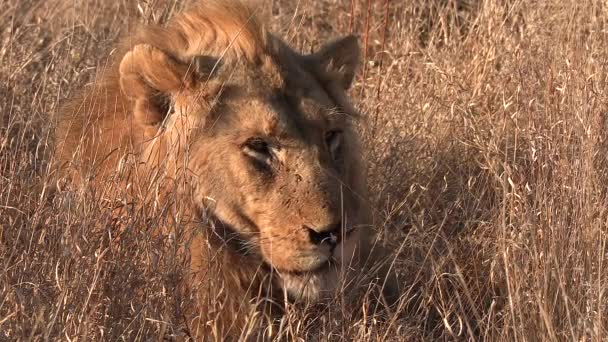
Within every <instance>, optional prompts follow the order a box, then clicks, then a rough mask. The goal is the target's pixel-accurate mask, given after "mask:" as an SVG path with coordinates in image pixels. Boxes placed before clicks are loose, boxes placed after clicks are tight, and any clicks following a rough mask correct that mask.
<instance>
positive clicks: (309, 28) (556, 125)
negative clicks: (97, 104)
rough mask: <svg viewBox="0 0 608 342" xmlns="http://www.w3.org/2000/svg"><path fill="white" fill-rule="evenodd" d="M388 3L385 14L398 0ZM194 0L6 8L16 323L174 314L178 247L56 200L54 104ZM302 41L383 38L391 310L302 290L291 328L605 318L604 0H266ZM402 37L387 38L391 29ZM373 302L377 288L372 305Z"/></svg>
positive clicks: (376, 133) (4, 253) (444, 326)
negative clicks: (395, 297) (142, 32)
mask: <svg viewBox="0 0 608 342" xmlns="http://www.w3.org/2000/svg"><path fill="white" fill-rule="evenodd" d="M387 3H390V8H389V10H388V12H387V11H386V7H385V6H386V4H387ZM181 5H182V4H181V3H176V1H175V0H166V1H160V0H148V1H145V0H139V1H135V0H134V1H126V0H122V1H105V0H70V1H67V0H49V1H40V0H7V1H5V2H4V3H3V13H4V14H2V15H1V16H0V29H1V30H2V31H1V35H0V39H1V40H2V43H1V49H0V80H1V81H0V94H1V95H2V97H1V99H0V123H1V125H0V340H3V339H7V340H15V339H36V340H40V339H52V340H55V339H65V340H76V339H95V340H118V339H124V340H144V339H148V338H159V337H162V336H166V337H171V336H175V335H176V334H177V330H178V329H177V326H178V323H177V319H176V318H175V317H176V315H177V314H176V308H179V306H180V305H181V304H180V303H179V302H178V301H179V299H178V298H174V297H173V296H172V291H171V289H172V286H175V285H174V283H173V276H172V275H173V274H174V273H175V272H176V271H177V270H178V269H179V263H177V262H176V261H175V258H174V257H173V256H172V255H167V254H170V253H160V252H159V249H158V248H157V247H156V245H155V241H153V239H151V238H150V237H149V235H148V234H146V230H145V229H141V227H142V226H147V223H149V222H151V221H150V220H146V219H147V218H146V217H140V216H138V215H137V213H134V215H133V217H132V218H130V219H129V222H127V224H128V225H130V227H134V228H138V227H139V228H138V229H129V230H127V232H126V233H125V234H124V235H123V236H121V239H120V241H119V242H120V243H119V242H118V241H117V240H116V239H115V238H114V236H112V234H113V233H112V230H111V229H110V228H108V230H107V231H105V232H99V233H95V232H91V230H90V229H89V228H90V227H91V226H92V225H93V224H95V225H99V224H101V225H104V224H106V225H107V226H108V227H110V226H111V218H110V216H109V215H108V213H107V212H106V211H104V209H103V208H101V207H100V205H99V203H98V202H97V201H95V200H92V199H91V198H90V197H87V196H86V194H78V193H60V194H59V195H58V196H57V197H55V198H52V199H46V198H45V197H46V196H44V194H43V192H44V191H46V189H48V186H49V184H48V179H49V177H48V174H47V165H48V160H49V158H51V156H50V155H49V151H50V150H51V149H50V146H52V141H51V140H50V136H51V134H50V132H51V130H52V126H53V123H52V119H51V118H52V113H53V112H54V110H56V108H57V105H58V103H60V101H61V99H64V98H66V97H67V96H69V94H70V92H72V91H74V90H75V89H77V88H78V87H81V86H82V85H84V84H85V83H86V82H88V81H92V80H93V78H94V76H95V72H94V69H95V67H96V66H98V65H102V64H104V63H105V62H106V58H107V56H108V53H109V52H110V51H111V47H112V44H113V43H114V42H115V41H116V38H117V37H118V35H119V33H120V32H121V30H122V32H125V30H128V29H129V21H130V20H139V21H141V20H148V21H159V20H163V19H164V18H166V17H167V16H169V15H171V13H172V12H173V11H176V10H178V9H179V8H180V7H181ZM268 8H269V12H271V13H272V17H273V24H272V25H273V29H274V31H275V32H280V33H281V34H282V35H283V37H286V38H287V39H288V40H289V41H291V42H292V44H293V45H294V46H296V47H298V48H300V49H301V50H302V51H309V50H310V49H311V48H313V47H315V46H318V44H319V43H320V42H322V41H324V40H325V39H326V38H328V37H330V36H337V35H340V34H344V33H348V32H350V31H353V32H356V33H359V34H360V35H361V37H362V38H363V39H362V40H363V41H364V42H365V43H366V47H365V56H366V60H365V63H364V67H363V68H362V70H361V72H360V74H359V77H358V79H357V84H356V85H355V87H354V89H353V91H352V95H353V97H354V98H355V102H356V103H357V104H358V105H359V107H360V108H361V110H362V111H363V112H364V113H366V115H367V120H366V122H364V123H362V125H361V126H362V132H363V134H364V136H365V140H366V142H367V146H368V148H367V151H366V153H367V154H368V157H369V161H370V162H369V168H370V170H369V172H370V176H371V181H370V187H371V190H372V194H373V206H374V208H375V212H376V214H377V217H376V218H377V222H378V226H377V228H378V230H379V232H380V236H381V238H382V239H383V240H384V241H386V242H387V243H388V244H390V245H392V246H393V247H394V248H395V254H396V259H395V267H396V268H397V270H398V271H399V273H400V274H401V275H402V276H403V279H404V281H403V284H402V286H403V294H402V301H401V303H400V304H401V305H400V306H399V307H398V308H396V309H395V310H393V312H392V313H391V315H390V317H389V319H385V320H380V319H376V317H374V316H373V315H370V314H369V313H368V314H367V315H365V316H364V317H360V316H353V315H350V314H348V313H347V312H343V308H344V306H341V305H335V306H333V307H331V308H325V309H324V310H323V312H322V314H320V315H315V316H312V314H311V313H309V312H306V311H304V312H302V311H298V310H294V311H293V312H289V314H288V315H287V317H286V318H285V319H284V322H283V323H284V324H283V331H282V334H283V335H281V336H292V337H293V336H295V337H298V338H301V339H303V340H310V339H321V340H324V339H332V340H339V339H342V338H343V339H356V340H376V339H378V340H402V339H408V340H419V339H423V340H435V339H448V340H453V339H458V340H460V339H473V340H579V341H580V340H584V341H587V340H605V339H607V338H608V313H607V311H608V298H607V297H608V293H607V292H606V290H607V289H608V267H607V265H606V263H607V262H608V246H607V244H608V235H607V234H608V228H607V222H608V205H607V204H608V203H607V200H608V198H607V192H606V186H607V184H608V182H607V181H608V173H607V171H608V161H607V159H606V156H607V153H608V133H607V131H606V130H607V129H608V127H606V125H608V121H607V118H606V114H605V113H606V103H608V101H607V100H608V99H607V95H608V92H607V91H608V87H607V86H606V82H608V80H607V77H608V73H607V71H608V70H607V68H606V65H607V64H608V63H607V62H608V49H606V48H605V47H606V46H608V32H607V31H606V27H607V26H606V24H607V20H608V7H607V6H606V4H605V3H604V2H601V1H599V0H590V1H586V2H580V1H575V0H545V1H534V2H529V1H518V0H500V1H487V0H486V1H483V0H479V1H475V0H469V1H465V0H463V1H457V0H432V1H424V0H415V1H402V2H396V1H387V2H384V1H364V0H357V1H346V0H344V1H334V0H323V1H302V2H291V1H287V0H275V1H273V2H272V3H268ZM384 38H386V39H384ZM361 309H364V308H361Z"/></svg>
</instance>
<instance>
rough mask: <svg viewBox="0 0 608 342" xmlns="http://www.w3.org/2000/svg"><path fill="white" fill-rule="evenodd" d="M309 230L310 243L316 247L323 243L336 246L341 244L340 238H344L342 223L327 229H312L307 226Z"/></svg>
mask: <svg viewBox="0 0 608 342" xmlns="http://www.w3.org/2000/svg"><path fill="white" fill-rule="evenodd" d="M305 227H306V229H308V235H309V236H310V241H312V243H314V244H315V245H320V244H322V243H326V244H328V245H331V246H335V245H337V244H338V243H339V242H340V238H341V237H342V236H341V235H342V234H340V230H341V229H342V222H338V223H334V224H331V225H329V226H326V227H322V228H316V229H315V228H311V227H308V226H305Z"/></svg>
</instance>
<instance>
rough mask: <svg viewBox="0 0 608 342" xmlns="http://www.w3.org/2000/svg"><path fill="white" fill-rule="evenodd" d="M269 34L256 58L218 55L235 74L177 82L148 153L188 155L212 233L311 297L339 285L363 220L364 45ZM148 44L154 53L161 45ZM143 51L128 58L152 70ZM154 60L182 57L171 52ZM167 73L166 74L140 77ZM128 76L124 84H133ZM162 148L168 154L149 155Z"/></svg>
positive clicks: (297, 293)
mask: <svg viewBox="0 0 608 342" xmlns="http://www.w3.org/2000/svg"><path fill="white" fill-rule="evenodd" d="M274 44H275V45H274V48H273V49H272V50H271V51H270V52H269V53H268V55H267V56H265V57H264V58H261V59H260V61H259V62H258V63H257V64H256V65H252V64H250V63H249V64H247V63H245V64H243V63H236V64H235V65H234V66H232V67H231V66H230V65H229V64H228V65H223V66H221V68H225V69H226V70H227V71H225V72H224V75H228V76H225V77H218V78H217V79H211V80H210V78H209V77H208V78H207V79H206V80H205V82H193V84H191V85H190V86H189V87H186V89H183V88H182V89H180V91H179V92H176V93H171V94H170V96H169V97H168V101H169V102H170V103H171V106H172V110H171V113H172V114H171V115H170V116H169V117H166V118H165V119H164V123H163V124H162V126H163V129H162V130H161V133H160V134H156V135H155V138H153V139H152V140H151V142H150V143H149V144H148V147H147V153H144V158H145V159H146V160H147V161H149V160H151V159H154V158H156V159H154V160H156V162H160V161H163V162H165V163H167V164H181V163H185V164H184V166H185V167H184V168H182V170H183V169H187V173H188V175H189V177H190V178H191V179H192V180H191V181H189V182H188V189H187V191H188V192H189V195H190V196H191V198H192V199H193V203H194V205H195V206H196V208H197V210H198V212H199V214H200V215H201V216H204V217H206V218H210V219H211V221H212V222H213V232H212V234H214V235H215V236H217V237H219V238H220V239H221V240H222V241H223V243H226V244H227V245H229V246H230V247H231V248H234V249H235V252H236V253H240V254H243V255H246V256H247V257H249V258H259V259H260V262H263V263H264V264H266V265H268V266H270V267H271V268H272V269H274V270H276V272H277V273H278V274H279V275H280V278H281V280H282V283H283V286H284V287H285V289H286V290H287V291H288V292H289V293H290V295H291V296H292V297H305V298H309V299H314V298H318V297H319V296H321V295H322V294H323V292H324V291H330V290H333V289H334V287H335V286H336V285H337V279H338V273H337V270H338V269H339V268H344V267H348V266H349V263H350V261H351V258H352V257H353V256H354V253H355V252H356V249H357V242H358V240H359V228H360V226H361V225H362V224H365V223H366V222H364V220H363V217H364V216H365V215H364V214H365V213H364V209H363V206H362V204H361V201H362V195H363V194H361V193H359V192H361V191H363V190H362V186H361V181H362V179H361V169H362V165H360V156H359V147H358V142H357V139H356V136H355V134H354V131H353V127H352V121H353V119H354V118H353V116H354V115H355V113H354V110H353V109H352V107H351V106H350V105H349V104H348V102H347V100H346V98H345V94H344V93H345V90H346V88H347V87H348V86H349V85H350V82H351V80H352V75H353V73H354V67H355V64H356V60H357V57H356V56H357V45H356V41H355V40H354V39H353V38H346V39H345V40H342V41H338V42H336V43H333V44H330V45H329V46H328V47H326V48H325V49H322V51H321V52H319V53H318V54H316V55H312V56H300V55H298V54H296V53H295V52H293V51H291V50H289V49H288V48H286V47H285V46H284V45H283V44H282V43H281V42H279V41H274ZM136 48H137V47H136ZM147 49H148V50H146V51H145V53H146V54H147V58H146V59H145V62H146V63H149V62H148V61H149V60H151V59H152V58H151V56H152V55H154V54H158V53H159V52H157V51H155V50H153V49H150V48H147ZM134 51H135V49H134ZM150 51H152V52H150ZM136 52H137V51H136ZM159 56H160V57H159ZM136 57H137V55H136V54H135V53H133V56H131V57H129V56H127V57H125V59H127V58H132V59H135V60H134V61H133V64H130V65H128V66H129V67H137V68H140V69H144V70H145V69H146V66H145V65H144V66H142V65H141V64H135V61H136V60H137V59H136ZM157 57H158V58H160V59H162V58H164V57H163V55H162V54H160V55H158V56H157ZM171 63H176V65H171ZM123 64H124V63H123ZM156 64H157V65H164V66H165V67H167V66H169V68H170V69H171V68H172V69H174V70H177V69H179V67H181V66H180V65H179V64H177V62H175V61H174V60H172V59H165V60H164V61H162V63H161V62H156ZM217 65H218V64H217V63H216V64H214V67H217ZM126 69H127V67H126V66H125V68H122V66H121V70H126ZM148 69H153V68H148ZM183 69H185V68H183ZM208 69H209V68H208ZM332 70H333V72H332ZM180 72H182V73H184V72H186V71H183V70H181V71H177V72H175V75H177V76H175V77H173V78H174V79H179V75H180ZM163 78H164V79H168V78H170V77H167V76H166V75H162V77H160V76H157V75H148V76H147V77H145V79H147V80H155V79H163ZM122 79H123V80H125V82H123V83H122V86H123V89H136V88H137V83H136V84H135V85H132V86H129V85H127V84H126V83H127V81H129V78H128V77H126V76H123V78H122ZM141 79H142V77H138V79H137V80H135V81H134V82H139V80H141ZM152 88H153V89H158V88H159V86H156V87H154V86H153V87H152ZM127 91H128V90H127ZM141 98H142V100H141V101H140V102H141V103H140V106H141V108H142V113H140V115H139V116H140V117H142V118H145V119H146V120H150V119H149V118H150V112H151V111H150V108H154V105H155V104H156V103H158V101H157V102H154V101H152V100H151V99H149V98H146V97H141ZM135 116H136V117H137V116H138V114H137V112H136V113H135ZM161 150H162V151H161ZM167 151H168V152H167ZM162 153H166V154H168V155H171V157H170V158H162V157H161V158H158V157H151V156H153V155H154V156H158V155H159V154H162ZM178 155H179V156H180V157H179V158H178V157H176V156H178ZM174 168H178V169H179V168H181V166H177V167H174Z"/></svg>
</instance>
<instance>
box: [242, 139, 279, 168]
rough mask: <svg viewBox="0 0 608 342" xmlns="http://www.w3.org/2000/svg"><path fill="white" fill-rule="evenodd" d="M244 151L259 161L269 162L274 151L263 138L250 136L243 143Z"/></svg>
mask: <svg viewBox="0 0 608 342" xmlns="http://www.w3.org/2000/svg"><path fill="white" fill-rule="evenodd" d="M242 148H243V153H245V154H246V155H248V156H249V157H251V158H254V159H256V160H258V161H261V162H264V163H268V161H270V159H272V151H271V149H270V146H269V145H268V143H267V142H266V141H265V140H264V139H262V138H258V137H256V138H250V139H248V140H247V141H246V142H245V143H244V144H243V147H242Z"/></svg>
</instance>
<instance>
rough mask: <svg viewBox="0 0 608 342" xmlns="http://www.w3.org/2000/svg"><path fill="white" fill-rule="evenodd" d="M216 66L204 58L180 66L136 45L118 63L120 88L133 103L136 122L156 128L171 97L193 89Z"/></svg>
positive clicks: (151, 48) (157, 51) (160, 53)
mask: <svg viewBox="0 0 608 342" xmlns="http://www.w3.org/2000/svg"><path fill="white" fill-rule="evenodd" d="M217 64H218V63H216V59H214V58H212V57H205V56H200V57H195V58H194V59H193V60H192V61H191V62H190V63H182V62H180V61H178V60H176V59H175V58H173V57H172V56H170V55H168V54H167V53H165V52H164V51H162V50H160V49H158V48H156V47H154V46H152V45H149V44H139V45H136V46H135V47H133V49H131V50H130V51H129V52H127V54H126V55H125V56H124V57H123V59H122V61H121V62H120V67H119V73H120V87H121V90H122V91H123V93H124V94H125V95H127V97H129V98H131V99H133V100H134V101H135V108H134V113H133V114H134V117H135V120H137V121H138V123H140V124H142V125H157V124H159V123H160V122H161V121H162V120H163V119H164V117H165V116H166V115H167V112H168V110H169V104H170V102H171V97H172V96H174V95H176V94H177V93H178V92H179V91H183V90H186V91H187V90H193V89H194V87H195V86H196V82H197V81H198V80H199V79H201V80H204V79H205V76H210V75H211V73H212V72H214V71H213V69H215V68H216V67H217ZM203 74H206V75H203Z"/></svg>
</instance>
